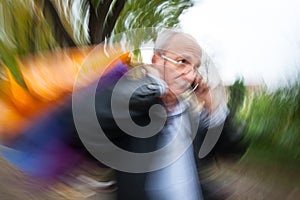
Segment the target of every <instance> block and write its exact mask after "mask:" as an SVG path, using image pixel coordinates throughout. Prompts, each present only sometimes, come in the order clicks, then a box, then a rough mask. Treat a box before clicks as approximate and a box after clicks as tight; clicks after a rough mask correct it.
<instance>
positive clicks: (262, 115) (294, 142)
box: [229, 81, 300, 161]
mask: <svg viewBox="0 0 300 200" xmlns="http://www.w3.org/2000/svg"><path fill="white" fill-rule="evenodd" d="M251 90H252V91H251V92H248V93H244V91H243V90H239V89H237V90H236V91H237V92H238V93H239V94H235V93H232V96H231V97H232V101H231V103H230V104H229V105H231V106H232V105H233V104H238V103H235V102H239V101H240V100H241V96H242V94H246V95H245V99H244V101H243V105H242V106H241V107H239V108H237V110H236V114H235V116H234V118H235V120H237V121H242V120H244V121H245V122H246V127H245V130H244V133H243V134H244V141H245V142H248V143H250V147H252V148H262V149H264V150H266V151H270V152H272V153H273V154H276V155H282V156H285V157H288V158H289V159H292V160H298V161H299V160H300V108H299V107H300V82H299V81H298V82H296V83H294V84H291V85H290V86H288V87H283V88H279V89H277V90H276V91H272V92H270V91H269V90H267V88H265V87H256V88H251Z"/></svg>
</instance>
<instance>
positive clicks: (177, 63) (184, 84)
mask: <svg viewBox="0 0 300 200" xmlns="http://www.w3.org/2000/svg"><path fill="white" fill-rule="evenodd" d="M193 50H194V49H193V48H189V46H188V44H185V45H180V44H179V43H178V41H176V40H171V41H170V45H169V46H168V47H167V48H166V49H165V50H161V51H157V52H155V55H154V56H155V59H153V61H154V62H153V65H154V67H155V68H156V69H157V71H158V72H159V76H160V78H161V79H162V80H164V81H165V82H166V83H167V84H168V87H169V89H170V90H171V91H172V92H173V93H174V94H175V95H180V94H182V93H183V92H185V91H186V90H187V89H188V88H189V87H190V86H191V84H192V83H193V81H194V80H195V76H196V71H197V67H198V66H199V64H200V61H199V60H200V55H198V56H197V52H195V51H193Z"/></svg>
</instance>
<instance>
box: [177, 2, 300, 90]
mask: <svg viewBox="0 0 300 200" xmlns="http://www.w3.org/2000/svg"><path fill="white" fill-rule="evenodd" d="M180 24H181V27H182V29H183V30H184V31H185V32H188V33H190V34H192V35H193V36H194V37H195V38H197V40H198V41H199V43H200V44H201V45H202V47H203V48H204V50H205V51H207V53H208V54H209V55H210V56H211V57H212V58H213V60H214V61H215V62H216V64H217V67H218V70H219V73H220V76H221V77H222V79H223V81H224V82H225V83H232V82H233V81H234V80H235V78H236V77H237V76H240V75H242V76H243V77H244V78H245V81H246V82H247V83H252V82H254V84H255V82H256V81H260V82H261V81H264V82H265V83H266V84H267V85H269V86H271V87H276V86H278V85H279V84H278V83H280V85H282V83H283V84H286V83H287V81H288V80H293V79H295V77H296V74H297V73H299V68H300V0H225V1H224V0H202V1H196V4H195V6H194V7H192V8H191V9H189V10H187V11H186V13H184V14H183V15H182V16H181V17H180Z"/></svg>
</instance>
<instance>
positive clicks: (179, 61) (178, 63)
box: [160, 55, 188, 65]
mask: <svg viewBox="0 0 300 200" xmlns="http://www.w3.org/2000/svg"><path fill="white" fill-rule="evenodd" d="M160 57H161V58H162V59H164V60H167V61H170V62H171V63H173V64H175V65H182V64H186V63H188V62H187V60H186V59H180V60H178V61H177V60H174V59H172V58H169V57H167V56H165V55H160Z"/></svg>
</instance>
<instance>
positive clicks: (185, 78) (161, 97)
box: [96, 30, 226, 200]
mask: <svg viewBox="0 0 300 200" xmlns="http://www.w3.org/2000/svg"><path fill="white" fill-rule="evenodd" d="M201 57H202V50H201V48H200V46H199V44H198V43H197V41H196V40H195V39H194V38H193V37H192V36H190V35H188V34H186V33H182V32H177V31H173V30H169V31H164V32H163V33H161V34H160V35H159V36H158V38H157V40H156V43H155V50H154V54H153V58H152V65H151V66H143V67H140V68H137V69H134V70H132V72H129V73H128V74H127V76H125V82H123V83H122V84H116V85H114V84H112V86H111V87H112V88H114V87H115V86H117V89H116V88H114V92H113V93H115V94H117V96H118V98H117V100H115V103H114V105H117V106H118V105H121V106H118V109H117V110H118V111H117V112H116V113H114V115H112V114H111V116H110V115H108V114H107V112H103V109H102V108H104V107H107V106H108V107H109V106H110V105H111V104H110V102H111V99H110V98H107V99H106V100H105V99H104V98H103V97H111V96H114V95H107V94H103V93H101V92H100V93H98V96H99V99H100V98H101V102H100V100H99V105H98V107H99V109H98V111H99V112H98V113H97V114H98V116H100V117H99V119H100V120H99V122H100V125H101V127H102V128H103V129H104V131H105V132H107V133H110V136H109V135H108V137H110V139H111V140H112V141H114V143H115V144H117V145H118V146H119V147H121V148H123V149H126V150H127V151H130V152H136V153H149V152H156V154H153V157H152V158H151V160H150V161H149V160H148V163H136V162H133V161H132V166H133V168H138V167H139V166H136V165H140V166H142V165H148V166H154V167H153V168H151V167H149V170H148V171H146V170H145V171H144V172H141V171H139V170H138V172H137V173H134V172H128V171H127V172H125V171H122V170H118V169H117V184H118V199H128V200H129V199H130V200H132V199H155V200H160V199H161V200H164V199H170V200H176V199H178V200H182V199H188V200H198V199H202V194H201V188H200V184H199V179H198V173H197V169H196V164H195V159H194V151H193V139H194V137H195V136H196V134H197V130H198V125H199V123H200V125H201V123H207V122H206V121H207V120H200V113H203V112H204V113H206V116H214V115H216V114H215V113H218V114H217V116H218V117H215V118H216V119H218V120H213V121H215V122H213V123H215V124H217V123H219V122H220V121H222V120H224V119H225V117H226V114H225V113H222V115H220V113H221V112H220V111H218V110H220V109H219V108H218V103H215V101H212V99H211V91H210V89H209V87H208V86H207V84H206V83H204V82H203V81H202V77H201V75H200V74H199V67H200V65H201ZM136 72H141V73H136ZM136 74H140V75H141V76H136ZM133 85H134V86H133ZM130 87H134V88H137V89H136V90H135V91H134V93H133V94H132V96H131V97H130V102H129V110H130V111H129V112H130V116H129V117H128V118H129V119H125V118H124V116H125V115H124V113H126V112H127V110H126V109H128V106H126V105H125V104H124V99H127V97H126V96H127V95H128V94H127V93H128V91H129V90H130ZM106 92H108V93H109V92H110V90H106ZM104 93H105V91H104ZM96 101H97V96H96ZM155 104H159V105H161V106H163V107H164V108H165V109H164V110H165V112H163V111H161V112H160V111H156V112H154V113H152V115H151V116H150V117H149V112H150V111H149V110H150V108H151V107H152V106H153V105H155ZM124 105H125V106H124ZM225 110H226V109H225ZM112 116H113V117H112ZM112 118H113V119H114V121H118V120H119V121H122V123H123V124H125V126H126V124H130V123H131V119H132V120H133V121H134V122H136V124H138V125H140V126H147V125H148V124H149V123H157V126H159V124H161V123H160V122H161V120H165V122H163V127H162V128H161V129H160V130H159V131H158V133H157V134H154V135H153V134H152V135H151V134H150V135H151V136H149V137H144V136H145V135H147V134H148V132H147V131H145V132H138V131H136V133H135V134H136V135H137V136H138V137H133V136H129V135H126V134H124V132H123V131H122V130H120V129H122V128H120V129H116V128H115V126H116V124H114V123H115V122H112V123H113V124H114V125H111V124H112V123H110V121H111V119H112ZM205 119H206V118H205ZM126 120H128V121H126ZM199 121H200V122H199ZM211 124H212V121H211ZM128 126H130V125H128ZM127 128H128V129H130V128H131V127H127ZM137 132H138V133H137ZM150 132H151V130H150ZM139 136H141V137H139ZM120 159H121V158H120ZM127 162H131V161H130V160H128V161H127Z"/></svg>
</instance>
